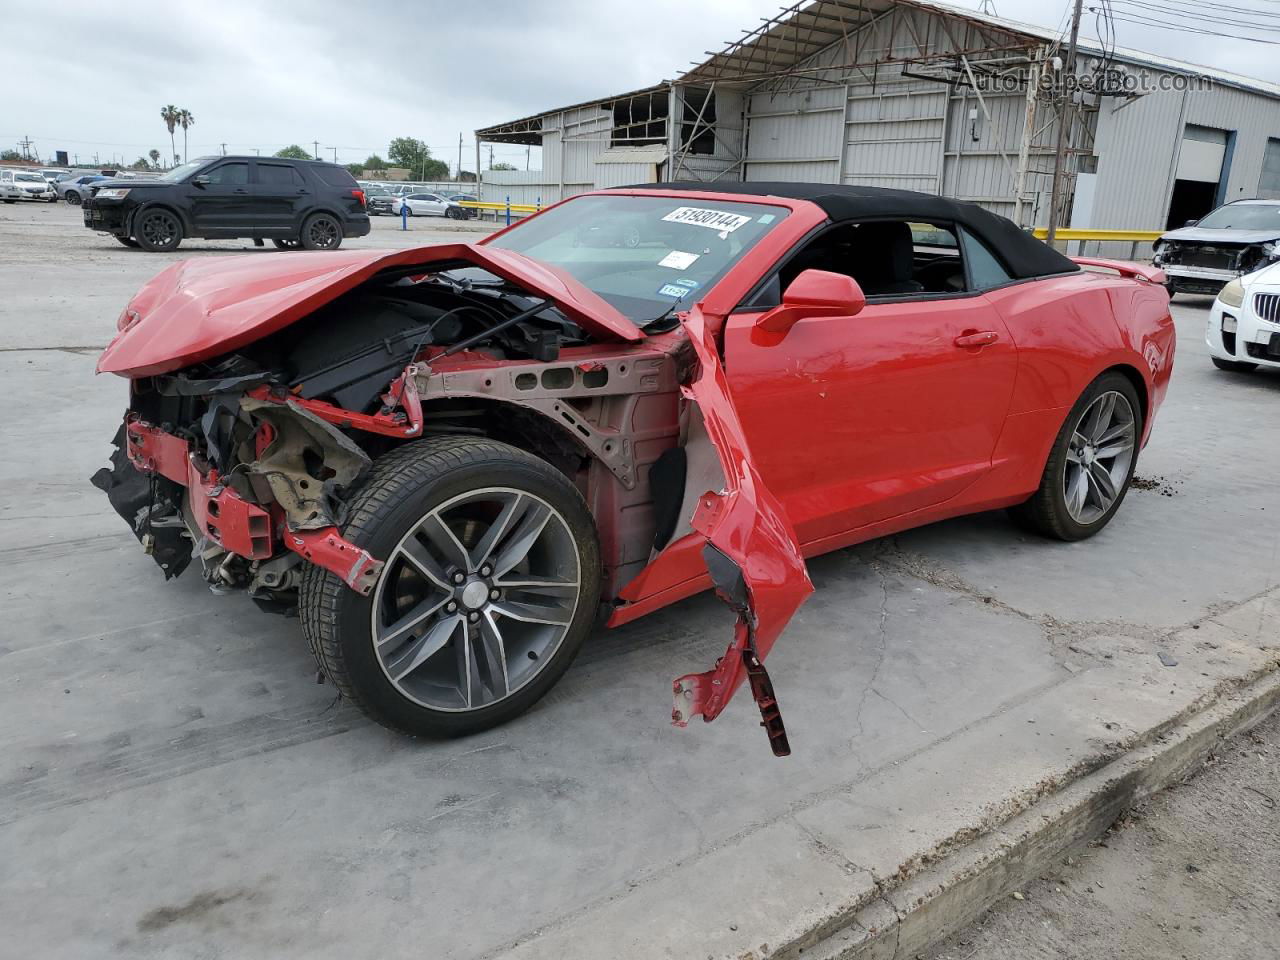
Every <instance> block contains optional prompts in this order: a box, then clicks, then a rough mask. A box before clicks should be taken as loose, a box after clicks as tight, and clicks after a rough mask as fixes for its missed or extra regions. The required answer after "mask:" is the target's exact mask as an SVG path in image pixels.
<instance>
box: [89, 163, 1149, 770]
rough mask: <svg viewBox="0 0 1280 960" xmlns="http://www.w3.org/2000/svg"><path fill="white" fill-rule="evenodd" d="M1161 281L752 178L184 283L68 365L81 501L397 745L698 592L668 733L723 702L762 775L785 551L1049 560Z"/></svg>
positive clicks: (973, 218)
mask: <svg viewBox="0 0 1280 960" xmlns="http://www.w3.org/2000/svg"><path fill="white" fill-rule="evenodd" d="M1082 265H1084V266H1087V267H1089V268H1091V269H1087V270H1084V269H1081V266H1082ZM1162 279H1163V278H1162V276H1161V274H1160V273H1159V271H1158V270H1153V269H1150V268H1146V267H1141V266H1137V265H1134V264H1128V263H1115V262H1110V261H1084V260H1079V259H1077V260H1075V261H1074V262H1073V261H1072V260H1070V259H1067V258H1066V257H1063V256H1061V255H1060V254H1058V253H1057V252H1055V251H1054V250H1052V249H1051V248H1049V247H1048V246H1046V245H1044V244H1042V243H1040V242H1039V241H1037V240H1035V239H1033V238H1032V237H1031V236H1029V235H1028V234H1026V233H1024V232H1023V231H1021V230H1019V229H1018V228H1017V227H1015V226H1014V225H1013V224H1012V223H1011V222H1009V221H1008V220H1005V219H1003V218H1001V217H999V216H996V215H994V214H991V213H988V212H986V211H984V210H983V209H981V208H979V207H977V206H975V205H973V204H968V203H958V202H953V201H950V200H945V199H941V198H938V197H932V196H926V195H923V194H916V193H909V192H904V191H892V190H877V189H872V188H863V187H838V186H825V185H807V184H783V183H776V184H769V183H743V184H725V185H718V184H716V185H709V184H686V183H675V184H654V185H648V186H644V187H636V188H627V189H621V190H608V191H602V192H597V193H591V194H586V195H582V196H578V197H575V198H573V199H571V200H568V201H565V202H563V203H561V204H559V205H557V206H554V207H551V208H549V209H548V210H545V211H543V212H542V213H541V214H539V215H537V216H534V217H530V218H529V219H527V220H525V221H523V222H521V223H518V224H517V225H515V226H513V227H511V228H509V229H507V230H504V231H502V232H500V233H497V234H494V235H493V236H491V237H488V238H486V239H485V240H483V241H482V242H480V243H477V244H465V243H457V244H442V245H438V246H428V247H422V248H418V249H414V250H405V251H399V252H386V251H356V252H341V253H309V254H271V255H262V254H258V255H250V256H245V257H235V258H225V259H224V258H206V259H200V260H191V261H186V262H183V263H178V264H175V265H174V266H172V267H170V268H169V269H167V270H165V271H164V272H163V273H161V274H160V275H159V276H157V277H156V278H155V279H153V280H152V281H151V282H150V283H148V284H147V285H146V286H145V287H144V288H143V289H142V290H141V291H140V292H139V293H138V295H137V296H136V297H135V298H134V299H133V300H132V301H131V302H130V303H129V305H128V306H127V307H126V308H125V310H124V312H123V313H122V314H121V316H120V320H119V333H118V334H117V335H116V337H115V339H114V340H113V341H112V343H111V344H110V346H109V347H108V348H107V349H106V351H105V352H104V353H103V355H102V358H101V360H100V361H99V363H98V369H99V371H100V372H106V373H115V374H118V375H120V376H123V377H126V378H128V380H129V407H128V411H127V413H126V415H125V421H124V424H123V426H122V428H121V430H120V432H119V434H118V435H117V438H116V445H117V450H116V452H115V454H114V455H113V457H112V466H111V467H110V468H106V469H103V470H102V471H100V472H99V473H98V474H97V475H96V476H95V477H94V482H95V484H96V485H98V486H99V487H101V488H102V489H104V490H105V491H106V492H107V494H108V496H109V497H110V499H111V502H112V505H113V506H114V507H115V509H116V510H117V511H118V512H119V513H120V514H121V515H122V516H123V517H124V518H125V520H126V521H127V522H128V523H129V525H130V527H131V528H132V529H133V532H134V534H135V535H136V536H137V537H138V539H139V540H140V541H141V542H142V544H143V545H144V547H145V549H146V550H147V552H148V553H150V554H151V555H152V556H153V557H154V558H155V560H156V562H157V563H159V565H160V567H161V568H162V569H163V571H164V573H165V576H166V577H172V576H176V575H178V574H179V573H181V572H182V571H183V569H184V568H185V567H187V566H188V565H189V564H190V563H191V562H192V561H195V562H196V564H197V565H198V566H199V567H200V568H201V570H202V573H203V575H204V577H205V579H206V580H208V581H209V583H210V584H211V585H212V586H213V587H214V588H216V589H219V590H222V589H227V588H242V589H245V590H247V591H248V593H249V595H250V596H251V597H253V598H254V599H255V600H256V601H258V602H259V603H260V604H262V605H263V606H266V607H270V608H274V609H277V610H280V611H282V612H295V611H296V612H297V613H298V615H299V616H300V618H301V623H302V629H303V632H304V634H305V635H306V637H307V639H308V640H309V641H310V644H311V648H312V650H313V651H314V653H315V656H316V659H317V660H318V661H319V663H320V666H321V668H322V669H323V671H324V673H325V674H326V675H327V676H328V677H329V678H330V680H331V681H332V682H333V683H334V684H335V685H336V686H337V687H338V689H339V690H340V691H341V692H342V693H343V694H344V695H345V696H347V697H349V698H350V699H351V700H353V701H354V702H355V703H356V704H357V705H359V706H360V707H361V708H362V709H363V710H364V711H365V712H366V713H368V714H369V715H370V716H371V717H373V718H374V719H375V720H377V721H379V722H380V723H383V724H386V725H387V726H390V727H393V728H396V729H399V730H403V731H406V732H409V733H413V734H424V735H435V736H439V735H455V734H462V733H468V732H472V731H476V730H480V729H483V728H485V727H488V726H491V725H493V724H496V723H500V722H503V721H505V720H507V719H510V718H511V717H514V716H515V715H517V714H519V713H520V712H521V711H523V710H525V709H527V708H528V707H529V706H530V705H531V704H532V703H534V702H535V701H536V700H537V699H538V698H539V697H540V696H542V695H543V694H544V693H546V692H547V690H548V689H549V688H550V687H551V686H552V685H553V684H554V683H555V682H556V680H557V679H558V678H559V677H560V676H561V675H562V674H563V673H564V671H565V670H566V669H567V668H568V666H569V664H570V661H572V659H573V657H574V654H575V653H576V651H577V650H578V648H579V647H580V646H581V645H582V642H583V640H584V638H585V637H586V636H587V635H588V634H589V633H590V632H591V631H592V630H593V629H594V627H595V626H596V625H597V624H598V623H599V622H600V621H601V619H606V620H607V622H608V624H609V625H618V624H622V623H626V622H628V621H630V620H633V619H635V618H636V617H640V616H643V615H644V614H646V613H649V612H650V611H653V610H655V609H657V608H659V607H662V606H665V605H666V604H669V603H672V602H674V601H676V600H679V599H681V598H683V597H687V596H689V595H691V594H693V593H696V592H698V591H700V590H703V589H706V588H707V587H709V586H714V587H715V589H716V590H717V592H718V594H719V595H720V596H721V598H723V599H724V600H725V601H726V603H728V604H729V606H730V607H731V608H732V610H733V611H734V614H735V615H736V626H735V629H734V631H733V635H732V639H731V642H730V643H729V647H728V650H727V651H726V652H725V654H724V655H723V656H722V657H721V658H720V659H719V660H718V661H717V662H716V663H715V665H714V666H713V667H712V668H711V669H709V670H708V671H707V672H705V673H701V674H695V675H690V676H685V677H681V678H679V679H677V680H676V681H675V683H674V693H675V707H674V711H673V713H672V718H673V720H674V721H675V722H676V723H677V724H680V725H683V724H685V723H687V722H688V721H689V720H690V719H691V718H692V717H695V716H702V717H703V718H704V719H706V720H711V719H713V718H714V717H715V716H716V715H717V714H719V713H720V712H721V710H723V708H724V706H725V703H726V702H727V701H728V700H729V698H730V697H732V696H733V695H734V693H735V691H736V690H737V689H738V688H739V687H740V686H742V685H743V684H744V683H745V684H747V685H748V686H749V688H750V690H751V693H752V695H753V696H754V698H755V699H756V701H757V702H758V703H759V705H760V710H761V713H762V716H763V720H764V726H765V728H766V731H767V733H768V735H769V739H770V742H771V744H772V746H773V749H774V751H775V752H776V753H780V754H782V753H786V752H787V749H788V747H787V741H786V734H785V732H784V729H783V725H782V719H781V715H780V712H779V709H778V704H777V701H776V700H775V698H774V694H773V691H772V689H771V687H770V683H769V678H768V675H767V674H766V672H765V668H764V666H763V663H762V661H763V660H764V658H765V656H766V655H767V654H768V653H769V651H770V649H771V648H772V647H773V645H774V643H775V641H776V640H777V639H778V636H779V635H780V634H781V633H782V631H783V629H784V628H785V626H786V624H787V621H788V620H789V619H790V617H791V616H792V614H793V613H794V612H795V611H796V609H797V608H798V607H799V605H800V604H801V603H802V602H803V600H804V599H805V597H806V596H807V595H808V593H809V592H810V591H811V590H812V587H811V585H810V583H809V579H808V576H807V575H806V572H805V560H804V558H806V557H809V556H814V555H816V554H820V553H823V552H826V551H829V550H834V549H837V548H839V547H844V546H847V545H849V544H852V543H856V542H859V541H863V540H867V539H870V538H873V537H878V536H882V535H885V534H888V533H892V532H894V531H898V530H902V529H905V528H908V527H913V526H917V525H919V524H923V523H929V522H932V521H935V520H939V519H942V518H944V517H952V516H956V515H958V514H963V513H971V512H975V511H982V510H991V509H995V508H1001V507H1007V508H1011V509H1012V510H1013V511H1014V512H1015V514H1016V515H1017V516H1018V517H1019V518H1020V519H1021V520H1022V521H1023V522H1024V523H1026V524H1028V525H1030V526H1032V527H1034V528H1035V529H1038V530H1039V531H1041V532H1043V533H1044V534H1046V535H1048V536H1051V537H1057V538H1060V539H1063V540H1078V539H1081V538H1084V537H1088V536H1091V535H1092V534H1094V533H1096V532H1098V530H1100V529H1101V528H1102V527H1103V526H1105V525H1106V524H1107V523H1108V522H1109V521H1110V520H1111V518H1112V517H1113V516H1114V514H1115V512H1116V510H1117V509H1118V508H1119V506H1120V504H1121V501H1122V500H1123V499H1124V495H1125V491H1126V490H1127V488H1128V486H1129V482H1130V479H1131V477H1132V476H1133V470H1134V465H1135V462H1136V459H1137V456H1138V452H1139V450H1140V449H1141V448H1142V446H1143V444H1144V443H1145V442H1146V440H1147V438H1148V436H1149V435H1150V431H1151V424H1152V420H1153V419H1154V416H1155V413H1156V410H1157V408H1158V407H1159V405H1160V401H1161V399H1162V398H1163V396H1164V393H1165V391H1166V389H1167V386H1168V383H1169V375H1170V371H1171V367H1172V363H1173V354H1174V330H1173V322H1172V319H1171V317H1170V315H1169V306H1168V295H1167V294H1166V292H1165V290H1164V287H1163V286H1162V285H1161V281H1162Z"/></svg>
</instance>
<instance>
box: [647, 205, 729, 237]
mask: <svg viewBox="0 0 1280 960" xmlns="http://www.w3.org/2000/svg"><path fill="white" fill-rule="evenodd" d="M662 219H663V220H666V221H668V222H670V223H688V224H692V225H693V226H695V227H710V228H711V229H712V230H714V231H716V232H717V233H720V234H726V233H733V231H735V230H737V229H738V228H739V227H740V226H742V225H743V224H746V223H750V222H751V218H750V217H746V216H743V215H742V214H740V213H728V212H727V211H724V210H708V209H706V208H705V207H676V208H675V209H674V210H672V211H671V212H670V213H668V214H667V215H666V216H665V217H663V218H662Z"/></svg>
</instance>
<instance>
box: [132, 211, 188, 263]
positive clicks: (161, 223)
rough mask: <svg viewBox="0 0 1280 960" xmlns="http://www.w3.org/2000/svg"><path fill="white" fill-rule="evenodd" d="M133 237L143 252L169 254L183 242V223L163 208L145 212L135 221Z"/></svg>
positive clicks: (175, 215)
mask: <svg viewBox="0 0 1280 960" xmlns="http://www.w3.org/2000/svg"><path fill="white" fill-rule="evenodd" d="M133 235H134V237H135V238H136V239H137V241H138V246H140V247H142V249H143V250H149V251H150V252H152V253H168V252H169V251H170V250H177V249H178V244H180V243H181V242H182V221H181V220H179V219H178V215H177V214H175V213H172V212H170V211H168V210H165V209H163V208H153V209H151V210H143V211H142V213H140V214H138V215H137V217H136V218H135V219H134V223H133Z"/></svg>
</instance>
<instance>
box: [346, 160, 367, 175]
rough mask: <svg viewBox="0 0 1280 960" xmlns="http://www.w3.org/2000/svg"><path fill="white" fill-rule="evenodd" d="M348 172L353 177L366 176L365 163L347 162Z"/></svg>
mask: <svg viewBox="0 0 1280 960" xmlns="http://www.w3.org/2000/svg"><path fill="white" fill-rule="evenodd" d="M347 173H349V174H351V175H352V176H353V177H363V176H364V164H363V163H348V164H347Z"/></svg>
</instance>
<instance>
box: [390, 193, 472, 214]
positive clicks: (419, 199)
mask: <svg viewBox="0 0 1280 960" xmlns="http://www.w3.org/2000/svg"><path fill="white" fill-rule="evenodd" d="M401 207H405V208H407V209H408V211H409V216H411V217H448V218H449V219H450V220H465V219H466V218H467V211H466V209H465V208H463V207H460V206H458V205H457V204H456V203H454V202H453V201H452V200H446V199H445V198H444V197H442V196H440V194H438V193H410V194H407V195H405V196H403V197H393V198H392V199H391V212H392V213H394V214H395V215H396V216H397V217H398V216H400V209H401Z"/></svg>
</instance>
